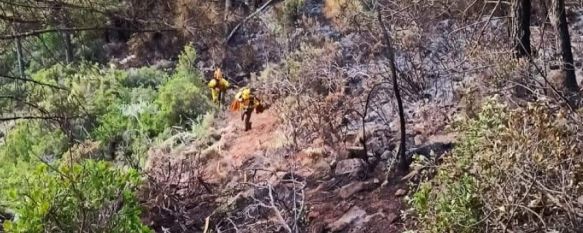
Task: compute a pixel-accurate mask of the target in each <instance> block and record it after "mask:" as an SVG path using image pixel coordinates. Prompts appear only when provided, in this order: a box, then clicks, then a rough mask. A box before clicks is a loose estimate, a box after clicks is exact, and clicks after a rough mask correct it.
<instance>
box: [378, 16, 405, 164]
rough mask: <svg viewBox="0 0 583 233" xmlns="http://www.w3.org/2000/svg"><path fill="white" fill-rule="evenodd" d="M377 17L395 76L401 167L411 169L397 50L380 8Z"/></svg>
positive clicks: (392, 73)
mask: <svg viewBox="0 0 583 233" xmlns="http://www.w3.org/2000/svg"><path fill="white" fill-rule="evenodd" d="M377 18H378V21H379V23H380V25H381V29H382V30H383V37H384V40H385V49H384V50H385V56H386V57H387V58H388V59H389V63H390V64H389V71H390V72H391V77H392V78H393V80H392V81H393V92H394V93H395V99H396V100H397V107H398V109H399V123H400V133H401V138H400V141H399V152H398V155H399V169H400V170H401V171H407V170H409V160H408V159H407V155H406V151H407V145H406V140H407V138H406V137H407V133H406V127H405V111H404V108H403V99H402V98H401V90H400V88H399V82H397V68H396V67H395V51H394V49H393V46H392V43H391V37H390V35H389V33H388V31H387V28H386V27H385V24H384V22H383V18H382V16H381V12H380V10H378V9H377Z"/></svg>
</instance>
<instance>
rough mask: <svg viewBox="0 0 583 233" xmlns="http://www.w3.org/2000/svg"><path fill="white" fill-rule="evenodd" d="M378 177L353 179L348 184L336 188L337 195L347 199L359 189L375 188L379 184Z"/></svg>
mask: <svg viewBox="0 0 583 233" xmlns="http://www.w3.org/2000/svg"><path fill="white" fill-rule="evenodd" d="M380 183H381V182H380V180H379V179H374V180H370V181H366V182H362V181H354V182H352V183H350V184H347V185H344V186H343V187H342V188H340V189H339V190H338V196H340V197H341V198H342V199H347V198H349V197H351V196H352V195H354V194H355V193H358V192H360V191H368V190H373V189H375V188H377V187H378V186H379V185H380Z"/></svg>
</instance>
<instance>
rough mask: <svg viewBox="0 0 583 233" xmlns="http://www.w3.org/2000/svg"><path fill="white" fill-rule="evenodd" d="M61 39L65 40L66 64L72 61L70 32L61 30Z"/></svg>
mask: <svg viewBox="0 0 583 233" xmlns="http://www.w3.org/2000/svg"><path fill="white" fill-rule="evenodd" d="M62 35H63V41H64V42H65V61H66V63H67V64H71V63H73V59H74V57H73V56H74V55H73V43H72V42H71V33H70V32H62Z"/></svg>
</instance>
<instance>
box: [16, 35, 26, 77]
mask: <svg viewBox="0 0 583 233" xmlns="http://www.w3.org/2000/svg"><path fill="white" fill-rule="evenodd" d="M21 40H22V39H21V38H16V56H17V57H18V72H19V74H18V75H20V78H25V77H24V57H23V54H22V41H21Z"/></svg>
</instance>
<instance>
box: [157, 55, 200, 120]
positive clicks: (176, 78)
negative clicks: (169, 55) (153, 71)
mask: <svg viewBox="0 0 583 233" xmlns="http://www.w3.org/2000/svg"><path fill="white" fill-rule="evenodd" d="M195 60H196V52H195V50H194V48H192V46H191V45H189V46H186V47H185V49H184V51H183V52H182V54H181V55H180V57H179V61H178V66H177V68H176V73H175V74H174V75H173V76H172V77H171V79H170V80H169V81H168V82H167V83H165V84H164V85H163V86H162V87H161V88H160V91H159V94H158V98H157V100H156V103H157V104H158V106H159V108H160V117H161V119H162V120H163V121H164V122H165V123H166V126H167V127H171V126H175V125H187V124H189V123H191V122H192V120H195V119H197V118H198V117H199V116H202V114H204V113H205V112H207V111H208V110H209V109H210V108H211V104H210V102H209V100H208V95H207V91H206V88H205V83H204V82H203V79H202V75H201V74H200V72H198V70H197V69H196V68H195V67H194V61H195Z"/></svg>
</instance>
